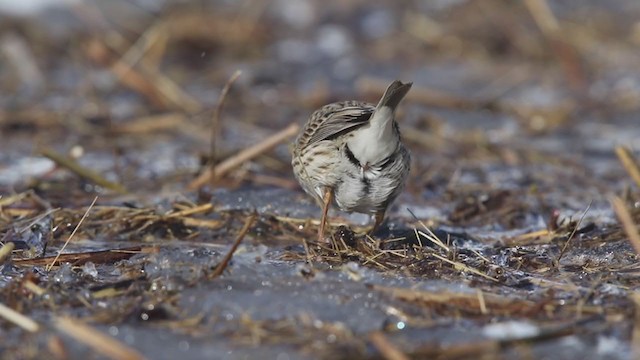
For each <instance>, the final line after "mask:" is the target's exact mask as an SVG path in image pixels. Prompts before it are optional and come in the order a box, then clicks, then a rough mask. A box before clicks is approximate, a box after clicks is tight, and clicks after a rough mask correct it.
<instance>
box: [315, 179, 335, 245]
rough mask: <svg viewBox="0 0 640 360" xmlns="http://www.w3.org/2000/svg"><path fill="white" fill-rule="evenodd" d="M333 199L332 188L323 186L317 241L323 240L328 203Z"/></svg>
mask: <svg viewBox="0 0 640 360" xmlns="http://www.w3.org/2000/svg"><path fill="white" fill-rule="evenodd" d="M332 200H333V189H332V188H330V187H327V188H325V190H324V196H323V197H322V219H320V228H319V229H318V242H319V243H322V242H324V228H325V226H326V224H327V214H328V213H329V205H331V201H332Z"/></svg>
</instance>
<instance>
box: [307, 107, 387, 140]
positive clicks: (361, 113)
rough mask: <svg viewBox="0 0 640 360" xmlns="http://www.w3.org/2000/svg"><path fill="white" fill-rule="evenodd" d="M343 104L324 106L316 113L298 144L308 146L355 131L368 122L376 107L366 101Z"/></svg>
mask: <svg viewBox="0 0 640 360" xmlns="http://www.w3.org/2000/svg"><path fill="white" fill-rule="evenodd" d="M331 105H333V104H331ZM342 105H343V106H339V107H336V108H335V109H331V108H322V109H320V110H318V111H317V112H316V113H314V114H313V115H312V116H311V120H310V121H309V123H307V126H306V127H305V129H304V131H303V134H302V136H301V138H300V139H299V141H298V145H299V146H300V147H306V146H308V145H310V144H313V143H316V142H318V141H322V140H330V139H333V138H336V137H338V136H340V135H343V134H345V133H348V132H350V131H353V130H355V129H357V128H359V127H360V126H363V125H365V124H367V123H368V122H369V119H370V118H371V115H372V114H373V112H374V111H375V109H376V108H375V106H373V105H371V104H366V103H353V105H349V103H346V105H345V104H342ZM323 110H324V111H323Z"/></svg>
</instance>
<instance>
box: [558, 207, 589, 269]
mask: <svg viewBox="0 0 640 360" xmlns="http://www.w3.org/2000/svg"><path fill="white" fill-rule="evenodd" d="M591 204H593V200H591V201H590V202H589V206H587V208H586V209H585V210H584V212H583V213H582V216H580V219H579V220H578V223H577V224H576V226H575V227H574V228H573V231H571V234H569V238H568V239H567V241H566V242H565V243H564V245H563V246H562V250H560V255H558V259H557V260H556V264H560V259H562V257H563V256H564V253H565V251H567V248H568V247H569V243H570V242H571V239H573V236H574V235H575V234H576V232H577V231H578V229H579V228H580V224H582V220H584V217H585V216H587V213H588V212H589V209H591Z"/></svg>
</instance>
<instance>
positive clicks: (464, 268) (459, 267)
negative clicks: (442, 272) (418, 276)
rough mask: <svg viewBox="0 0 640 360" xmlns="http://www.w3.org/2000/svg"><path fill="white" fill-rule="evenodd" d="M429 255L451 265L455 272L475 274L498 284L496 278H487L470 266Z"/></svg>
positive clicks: (487, 276)
mask: <svg viewBox="0 0 640 360" xmlns="http://www.w3.org/2000/svg"><path fill="white" fill-rule="evenodd" d="M429 255H431V256H433V257H435V258H438V259H440V260H442V261H444V262H446V263H449V264H451V265H453V267H454V268H456V269H457V270H460V271H468V272H470V273H472V274H476V275H478V276H482V277H483V278H485V279H489V280H491V281H495V282H498V279H496V278H494V277H492V276H489V275H487V274H485V273H483V272H482V271H480V270H477V269H474V268H472V267H470V266H468V265H465V264H463V263H461V262H456V261H453V260H449V259H447V258H446V257H444V256H440V255H438V254H429Z"/></svg>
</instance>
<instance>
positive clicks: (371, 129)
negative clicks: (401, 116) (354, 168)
mask: <svg viewBox="0 0 640 360" xmlns="http://www.w3.org/2000/svg"><path fill="white" fill-rule="evenodd" d="M393 117H394V112H393V110H392V109H391V108H390V107H388V106H384V107H381V108H379V109H376V111H375V112H374V113H373V115H371V119H370V120H369V124H367V125H365V126H363V127H361V128H359V129H357V130H355V131H354V132H353V136H352V137H351V138H349V140H348V141H347V145H348V146H349V149H350V150H351V152H352V153H353V155H354V156H355V158H356V159H358V161H359V162H360V164H362V165H363V166H365V165H372V164H376V163H378V162H380V161H382V160H384V159H386V158H387V157H389V156H390V155H391V154H392V153H393V151H394V150H395V149H396V147H397V145H398V144H397V142H398V139H397V137H396V135H395V134H394V130H393Z"/></svg>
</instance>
